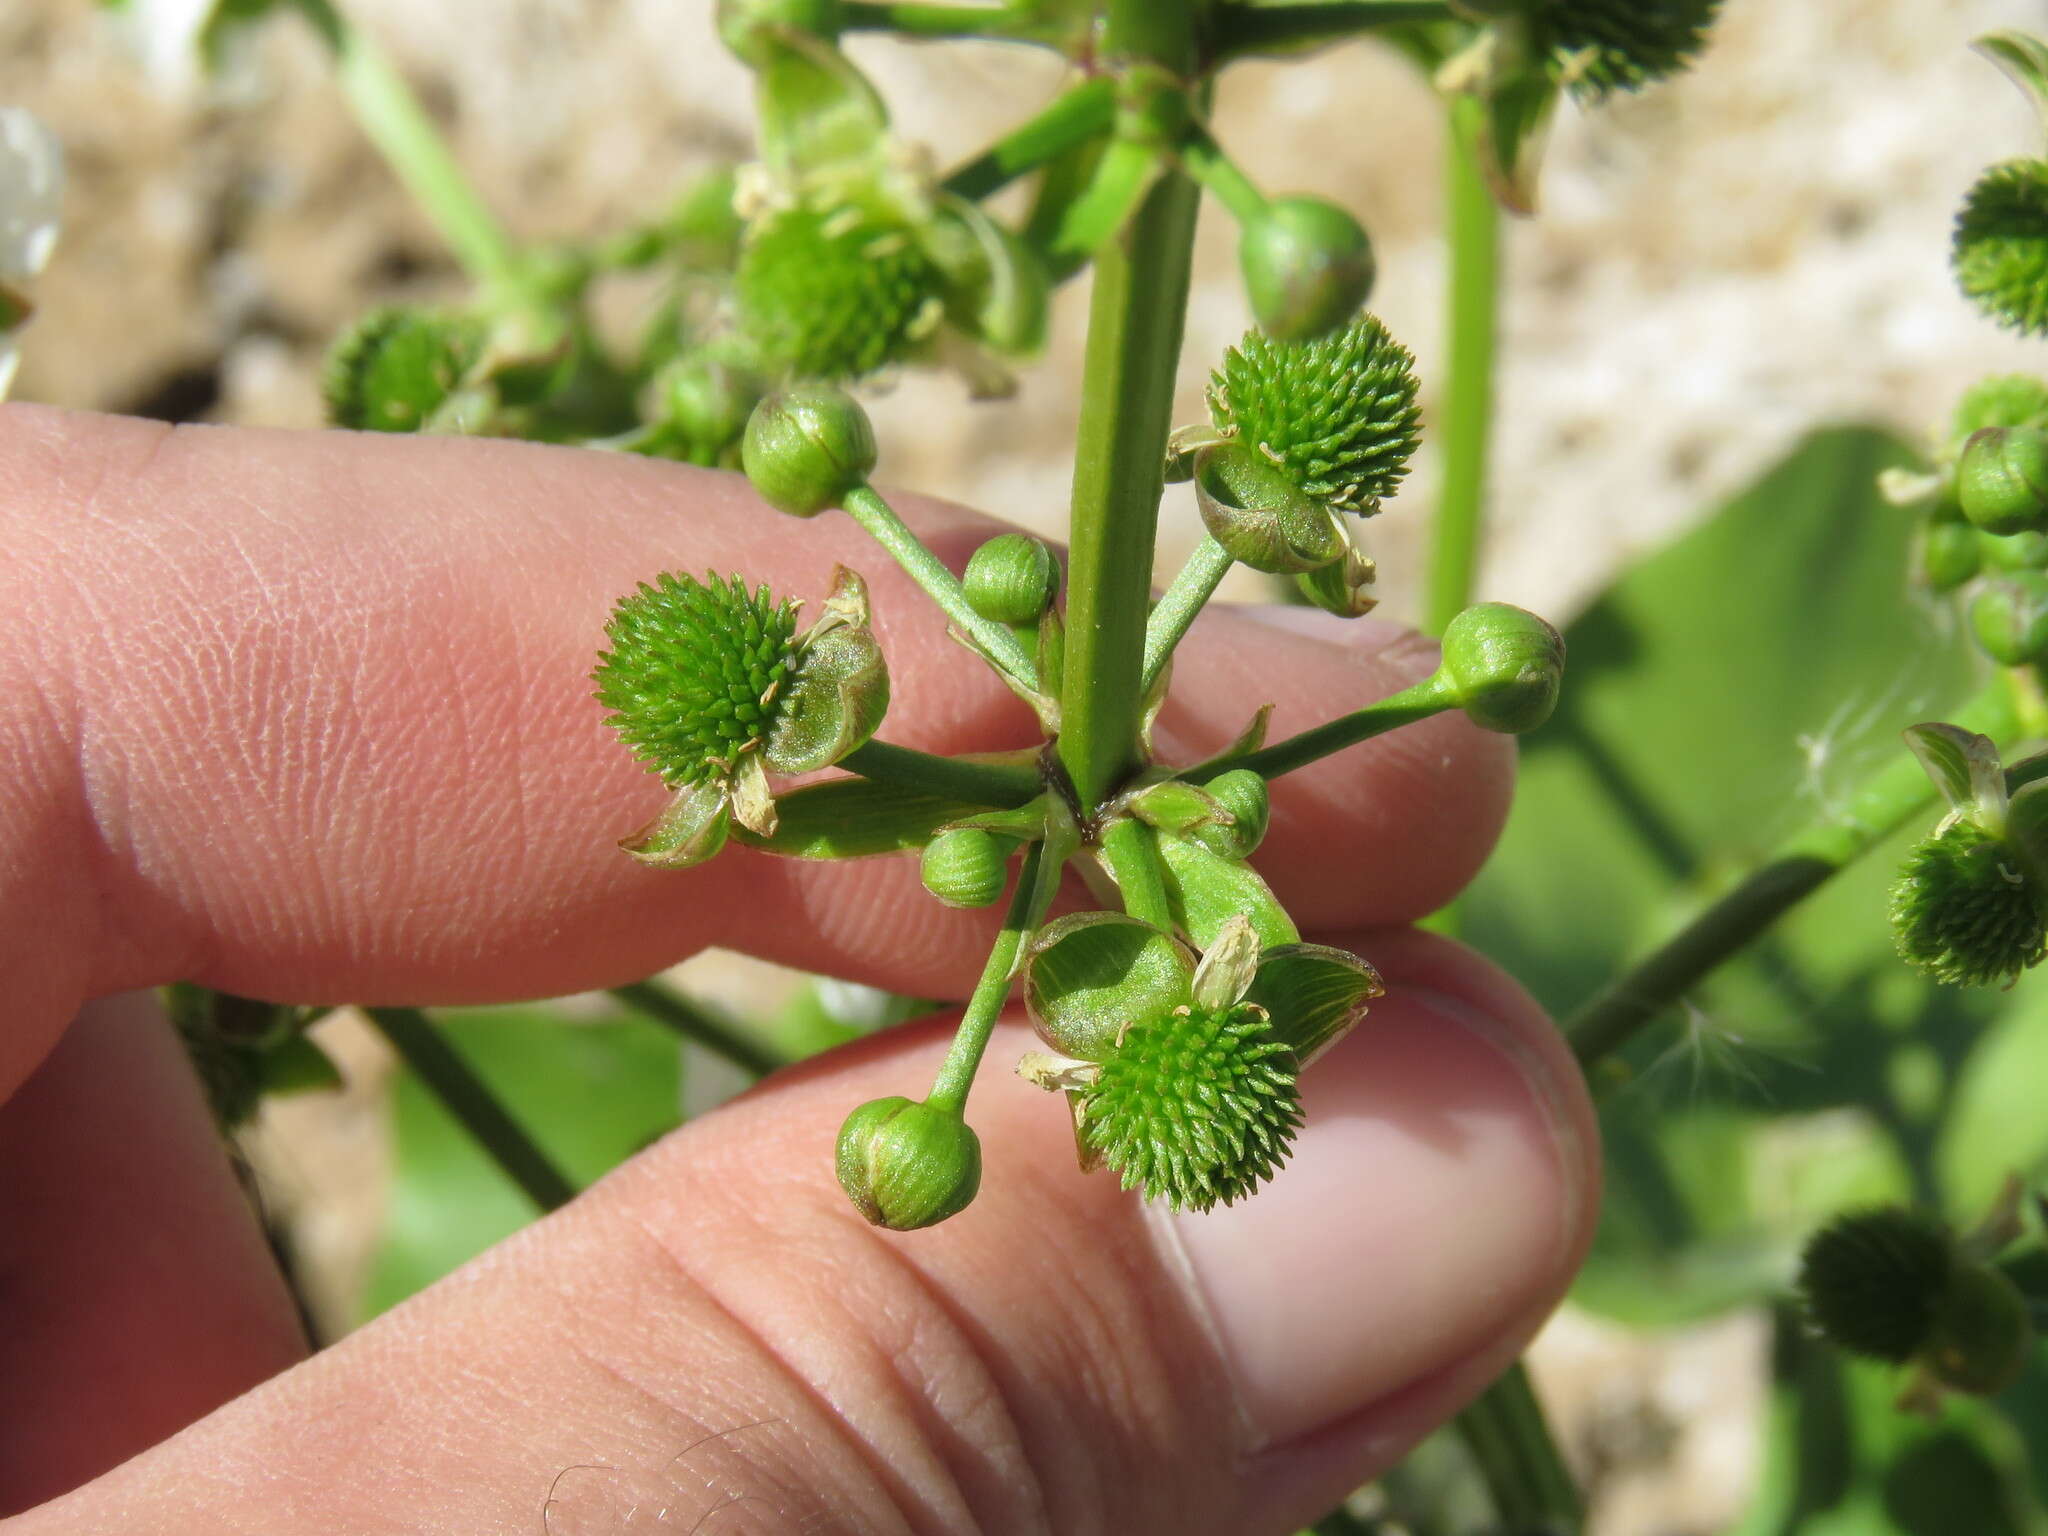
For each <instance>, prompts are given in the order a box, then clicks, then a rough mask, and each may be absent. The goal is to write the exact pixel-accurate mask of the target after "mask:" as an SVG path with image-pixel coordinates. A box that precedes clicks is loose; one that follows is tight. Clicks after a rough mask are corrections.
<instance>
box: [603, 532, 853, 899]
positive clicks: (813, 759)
mask: <svg viewBox="0 0 2048 1536" xmlns="http://www.w3.org/2000/svg"><path fill="white" fill-rule="evenodd" d="M796 616H797V605H796V604H795V603H792V602H788V601H781V602H778V601H776V600H775V599H774V598H772V597H771V596H770V595H769V592H768V589H767V588H766V587H760V588H757V589H756V590H755V591H754V592H753V593H752V594H751V595H750V594H749V593H748V592H747V590H746V587H745V586H744V584H742V583H741V581H740V580H739V578H738V577H732V578H730V579H721V578H720V577H718V576H717V575H715V574H714V575H711V576H710V577H708V578H707V579H706V580H704V581H699V580H698V579H697V578H696V577H694V576H687V575H674V574H664V575H662V576H660V577H658V578H657V579H656V581H655V583H654V585H652V586H648V585H646V584H644V583H643V584H642V585H641V587H640V590H639V591H638V592H637V593H635V594H633V595H632V596H630V597H627V598H624V599H621V601H620V602H619V604H618V606H617V608H616V609H614V610H613V613H612V618H611V622H610V623H609V624H608V625H607V626H606V630H605V633H606V637H607V639H608V640H609V641H610V644H611V649H609V650H608V651H605V652H602V653H601V654H600V655H599V657H598V666H597V671H596V672H595V674H594V681H595V682H596V684H597V698H598V701H599V702H600V703H602V704H603V705H604V706H605V707H606V708H607V709H609V710H610V711H611V712H612V713H611V716H610V719H609V722H608V723H609V724H610V725H611V726H612V728H613V729H614V730H616V731H617V732H618V733H619V737H620V739H621V740H623V741H624V742H625V743H626V745H627V746H629V747H630V748H632V750H633V753H634V755H635V756H636V757H638V758H639V759H640V760H641V761H642V762H643V763H645V764H646V765H647V766H648V767H650V768H652V769H653V770H654V771H655V772H657V773H659V774H660V775H661V778H662V780H663V782H664V783H666V784H668V785H669V786H670V787H671V788H673V789H675V790H676V792H677V793H676V799H675V801H674V803H673V804H672V805H671V806H670V807H669V809H668V810H667V811H665V812H663V813H662V815H661V816H660V817H659V818H657V819H656V820H655V821H654V822H653V823H652V824H651V825H650V826H649V827H647V828H646V829H645V830H643V831H642V832H641V833H639V834H637V835H636V836H635V837H633V838H629V839H628V840H627V841H626V842H625V843H624V844H622V846H623V847H625V848H626V849H627V851H628V852H631V853H633V854H635V855H637V856H638V857H640V858H642V859H643V860H644V861H646V862H649V863H653V864H659V865H662V866H664V867H671V868H682V867H687V866H689V865H691V864H696V863H700V862H702V861H703V860H704V859H707V858H709V857H711V855H712V854H714V853H716V852H717V851H718V850H719V848H720V847H722V846H723V845H724V842H725V839H726V835H727V832H728V829H729V822H730V821H731V820H737V821H738V822H739V824H740V825H741V826H742V827H744V828H745V829H746V830H748V831H750V832H753V833H755V834H757V835H760V836H763V837H766V836H769V835H772V834H773V832H774V831H775V827H776V814H775V802H774V799H773V797H772V796H771V795H770V793H769V790H768V778H767V775H768V773H769V772H770V771H771V770H772V771H774V772H777V773H785V774H791V773H807V772H810V771H812V770H814V769H818V768H824V767H829V766H830V765H831V764H833V763H836V762H838V761H839V760H840V759H841V758H843V757H845V756H846V755H847V754H848V753H849V752H851V751H853V750H854V749H855V748H856V747H858V746H860V745H861V744H862V743H863V742H865V741H866V740H867V739H868V738H869V737H870V736H871V735H873V734H874V731H875V727H876V726H878V725H879V724H880V723H881V720H882V715H883V712H884V711H885V710H886V709H887V708H888V703H889V673H888V668H887V666H886V665H885V664H884V662H883V660H882V653H881V648H880V647H879V646H878V645H876V643H875V639H874V636H873V634H872V633H871V632H870V631H869V628H868V608H867V588H866V585H865V583H863V582H862V581H861V579H860V578H859V577H858V576H856V575H854V574H853V573H852V572H851V571H847V570H843V569H842V570H841V571H840V572H839V573H838V578H837V581H836V583H835V585H834V589H833V592H832V595H831V597H830V598H828V599H827V600H826V603H825V612H824V616H823V617H822V618H821V619H820V620H819V621H818V623H816V624H814V625H812V626H811V627H810V628H809V629H807V630H805V631H803V632H802V633H801V634H800V633H798V632H797V628H796Z"/></svg>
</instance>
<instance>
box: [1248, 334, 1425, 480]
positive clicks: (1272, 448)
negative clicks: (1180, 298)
mask: <svg viewBox="0 0 2048 1536" xmlns="http://www.w3.org/2000/svg"><path fill="white" fill-rule="evenodd" d="M1417 388H1418V385H1417V382H1416V378H1415V359H1414V357H1413V356H1412V355H1411V354H1410V353H1409V351H1408V349H1407V348H1406V347H1404V346H1402V345H1401V344H1400V343H1399V342H1398V341H1396V340H1394V338H1393V337H1392V336H1390V335H1389V334H1388V333H1387V328H1386V327H1385V326H1384V325H1382V324H1380V322H1379V321H1378V320H1377V319H1376V318H1375V317H1373V316H1371V315H1361V316H1360V317H1359V318H1358V319H1356V320H1354V321H1353V322H1352V323H1351V324H1349V325H1347V326H1345V327H1344V328H1343V329H1342V330H1338V331H1331V332H1329V333H1328V334H1327V335H1323V336H1318V337H1316V338H1315V339H1314V340H1312V341H1274V340H1272V339H1270V338H1268V337H1265V336H1262V335H1260V334H1259V333H1258V332H1256V331H1253V332H1250V333H1249V334H1247V335H1246V336H1245V338H1244V340H1243V341H1241V342H1239V343H1238V344H1237V345H1236V346H1235V347H1233V348H1232V349H1231V350H1230V351H1228V352H1226V353H1224V355H1223V366H1222V367H1221V368H1219V369H1218V370H1217V371H1216V372H1215V373H1214V374H1213V375H1212V376H1211V377H1210V380H1209V413H1210V415H1211V417H1213V418H1214V420H1215V422H1216V425H1217V427H1218V428H1219V429H1221V430H1222V431H1225V432H1229V433H1233V434H1235V436H1236V437H1237V438H1238V440H1239V441H1241V442H1244V443H1247V444H1250V445H1252V446H1253V447H1254V448H1256V449H1257V451H1258V452H1259V453H1260V454H1261V455H1262V456H1263V457H1264V458H1265V459H1266V460H1267V461H1268V462H1270V463H1271V464H1273V465H1274V467H1275V468H1277V469H1278V470H1280V472H1281V473H1282V474H1284V475H1285V476H1286V477H1287V478H1288V480H1289V481H1290V482H1291V483H1292V484H1293V485H1294V486H1295V487H1296V488H1297V489H1298V490H1300V491H1302V492H1303V493H1304V494H1306V495H1309V496H1312V497H1315V498H1316V499H1317V500H1319V501H1324V502H1327V503H1328V504H1329V505H1331V506H1334V507H1338V508H1341V509H1342V510H1344V511H1347V512H1356V513H1358V514H1359V515H1360V516H1369V515H1370V514H1372V513H1374V512H1377V511H1378V510H1379V504H1380V500H1381V498H1382V497H1385V496H1390V495H1392V494H1393V493H1394V489H1395V487H1397V486H1398V485H1399V484H1400V483H1401V478H1402V476H1404V475H1405V474H1407V472H1408V459H1409V456H1410V455H1412V454H1413V453H1414V452H1415V448H1416V444H1417V443H1418V442H1419V441H1420V439H1421V434H1420V424H1421V420H1422V412H1421V409H1420V408H1419V407H1418V406H1417V405H1416V403H1415V396H1416V391H1417Z"/></svg>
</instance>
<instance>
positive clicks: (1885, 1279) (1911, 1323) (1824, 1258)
mask: <svg viewBox="0 0 2048 1536" xmlns="http://www.w3.org/2000/svg"><path fill="white" fill-rule="evenodd" d="M1953 1247H1954V1244H1953V1242H1952V1241H1951V1239H1950V1237H1949V1232H1948V1228H1947V1227H1946V1226H1944V1225H1943V1224H1942V1223H1941V1222H1940V1221H1938V1220H1937V1219H1935V1218H1934V1217H1932V1216H1928V1215H1926V1214H1924V1213H1922V1212H1919V1211H1911V1210H1907V1209H1905V1208H1903V1207H1888V1208H1886V1209H1884V1210H1876V1211H1858V1212H1853V1213H1851V1214H1849V1215H1847V1216H1840V1217H1837V1218H1836V1219H1835V1220H1834V1221H1831V1222H1829V1223H1828V1225H1826V1226H1825V1227H1822V1228H1821V1229H1820V1231H1818V1232H1816V1233H1814V1235H1813V1237H1812V1239H1811V1240H1810V1241H1808V1243H1807V1245H1806V1253H1805V1256H1804V1257H1803V1258H1802V1259H1801V1260H1800V1263H1799V1292H1800V1295H1801V1296H1802V1297H1803V1298H1804V1299H1805V1302H1806V1311H1807V1315H1808V1316H1809V1317H1810V1318H1812V1319H1813V1323H1814V1326H1815V1327H1817V1328H1819V1329H1820V1331H1821V1332H1822V1333H1823V1334H1825V1335H1826V1336H1827V1337H1828V1338H1829V1339H1830V1340H1831V1341H1833V1342H1834V1343H1835V1344H1836V1345H1837V1346H1839V1347H1840V1348H1842V1349H1846V1350H1848V1351H1849V1352H1850V1353H1851V1354H1855V1355H1867V1356H1869V1357H1870V1358H1872V1359H1874V1360H1889V1361H1891V1362H1892V1363H1894V1364H1900V1363H1903V1362H1904V1361H1907V1360H1910V1359H1912V1358H1913V1356H1914V1355H1916V1354H1918V1353H1919V1352H1920V1350H1921V1348H1922V1347H1923V1346H1924V1345H1925V1344H1926V1343H1927V1342H1928V1340H1929V1339H1930V1338H1931V1337H1932V1336H1933V1333H1934V1322H1935V1314H1936V1312H1937V1310H1938V1309H1939V1308H1940V1306H1941V1302H1942V1298H1943V1295H1944V1293H1945V1292H1946V1291H1947V1289H1948V1283H1949V1270H1950V1265H1951V1262H1952V1260H1951V1253H1952V1249H1953Z"/></svg>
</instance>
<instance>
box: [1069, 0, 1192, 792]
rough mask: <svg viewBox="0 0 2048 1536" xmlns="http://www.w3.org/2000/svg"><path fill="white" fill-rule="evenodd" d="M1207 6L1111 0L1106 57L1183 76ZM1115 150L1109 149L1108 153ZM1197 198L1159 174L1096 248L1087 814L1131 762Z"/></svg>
mask: <svg viewBox="0 0 2048 1536" xmlns="http://www.w3.org/2000/svg"><path fill="white" fill-rule="evenodd" d="M1205 10H1206V7H1205V6H1204V5H1203V4H1201V3H1199V0H1186V3H1180V4H1172V5H1162V4H1159V3H1158V0H1110V5H1109V13H1108V16H1107V18H1106V20H1105V24H1104V28H1103V38H1102V42H1103V54H1104V56H1105V57H1108V58H1112V59H1124V60H1147V61H1150V62H1153V63H1156V64H1160V65H1163V66H1165V67H1166V68H1167V69H1168V70H1170V71H1172V72H1174V73H1175V74H1176V75H1179V76H1181V77H1183V78H1185V77H1186V76H1187V75H1188V74H1189V73H1190V72H1191V71H1192V69H1193V66H1194V63H1195V48H1194V43H1195V36H1196V29H1197V25H1198V23H1199V22H1200V21H1201V20H1202V19H1203V12H1204V11H1205ZM1124 147H1126V146H1122V145H1112V146H1111V149H1110V152H1109V157H1113V156H1115V155H1116V153H1117V151H1118V150H1119V149H1121V148H1124ZM1109 157H1105V158H1106V159H1107V158H1109ZM1195 204H1196V196H1195V184H1194V182H1193V181H1192V180H1190V179H1189V177H1188V176H1187V174H1186V173H1185V172H1183V171H1181V170H1178V169H1165V170H1162V172H1161V173H1160V174H1159V176H1158V177H1157V179H1156V180H1155V181H1154V182H1153V183H1152V186H1151V189H1150V191H1148V192H1147V193H1146V195H1145V199H1144V201H1143V202H1142V203H1141V204H1140V205H1139V207H1138V210H1137V212H1136V214H1135V215H1134V216H1133V217H1132V218H1131V220H1130V222H1129V223H1128V224H1126V225H1125V226H1124V228H1123V230H1122V233H1121V234H1120V235H1119V236H1118V238H1116V239H1113V240H1111V241H1109V242H1108V243H1107V244H1105V245H1104V246H1103V247H1102V248H1101V249H1100V250H1099V251H1098V252H1097V254H1096V261H1095V291H1094V294H1093V297H1092V300H1091V303H1090V307H1089V311H1088V354H1087V362H1086V371H1085V373H1084V376H1083V379H1082V386H1081V424H1080V437H1079V440H1078V441H1077V443H1076V444H1075V454H1074V498H1073V510H1072V516H1071V519H1070V521H1069V525H1068V527H1069V538H1070V541H1071V544H1070V557H1069V562H1068V575H1067V634H1066V680H1065V687H1064V691H1063V695H1062V697H1061V700H1060V721H1061V725H1060V739H1059V754H1060V762H1061V764H1062V765H1063V766H1064V767H1065V768H1066V770H1067V775H1068V777H1069V778H1070V779H1071V780H1072V781H1073V785H1074V789H1075V792H1076V793H1077V794H1078V795H1079V797H1080V803H1081V805H1082V806H1083V807H1085V808H1089V809H1092V808H1093V807H1095V806H1097V805H1099V804H1101V802H1102V801H1103V800H1104V799H1105V798H1106V797H1107V796H1108V794H1109V792H1110V791H1111V790H1112V789H1114V788H1115V787H1116V785H1117V784H1118V783H1119V782H1120V781H1121V780H1123V779H1124V778H1125V777H1126V776H1128V775H1129V774H1130V773H1131V772H1132V771H1133V770H1135V769H1136V768H1137V767H1138V757H1139V754H1138V724H1139V714H1140V708H1141V701H1142V699H1143V697H1144V689H1143V682H1144V670H1145V613H1146V608H1147V606H1148V601H1149V599H1150V597H1151V593H1152V545H1153V539H1154V536H1155V534H1156V533H1157V530H1158V524H1159V494H1160V491H1161V489H1162V488H1163V486H1164V481H1165V465H1164V454H1165V452H1166V437H1167V432H1168V431H1169V429H1170V428H1171V426H1172V414H1173V381H1174V370H1175V367H1176V365H1177V364H1178V362H1179V360H1180V343H1181V331H1182V327H1183V325H1184V323H1185V321H1186V316H1187V299H1188V267H1189V261H1190V257H1191V255H1192V252H1193V246H1194V231H1195Z"/></svg>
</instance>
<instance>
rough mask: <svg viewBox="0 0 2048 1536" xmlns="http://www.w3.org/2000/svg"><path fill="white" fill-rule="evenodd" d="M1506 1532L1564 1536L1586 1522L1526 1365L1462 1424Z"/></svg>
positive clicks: (1466, 1415) (1514, 1371)
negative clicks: (1542, 1532) (1531, 1383)
mask: <svg viewBox="0 0 2048 1536" xmlns="http://www.w3.org/2000/svg"><path fill="white" fill-rule="evenodd" d="M1455 1422H1456V1427H1457V1430H1458V1434H1459V1437H1460V1438H1461V1439H1463V1440H1464V1442H1465V1447H1466V1449H1467V1450H1469V1451H1470V1452H1471V1453H1472V1459H1473V1460H1474V1461H1476V1462H1477V1463H1478V1464H1479V1473H1480V1476H1481V1477H1482V1478H1484V1479H1485V1481H1486V1491H1487V1493H1488V1494H1489V1495H1491V1497H1492V1499H1493V1512H1494V1515H1495V1516H1496V1517H1497V1519H1498V1522H1499V1524H1500V1526H1501V1528H1502V1529H1504V1530H1510V1531H1544V1532H1553V1531H1554V1532H1558V1533H1560V1536H1561V1533H1564V1532H1568V1531H1576V1530H1578V1529H1579V1525H1580V1522H1581V1521H1582V1520H1583V1519H1584V1517H1585V1511H1584V1507H1583V1505H1582V1503H1581V1500H1580V1498H1579V1490H1578V1485H1577V1484H1576V1483H1574V1482H1573V1481H1572V1475H1571V1472H1570V1471H1569V1470H1568V1469H1567V1468H1566V1467H1565V1464H1564V1458H1563V1457H1562V1456H1561V1455H1559V1454H1558V1449H1557V1441H1556V1439H1555V1438H1554V1437H1553V1436H1552V1434H1551V1432H1550V1424H1549V1421H1548V1420H1547V1419H1546V1418H1545V1417H1544V1413H1543V1405H1542V1404H1541V1403H1540V1402H1538V1401H1537V1400H1536V1394H1535V1393H1534V1392H1533V1391H1532V1390H1531V1389H1530V1386H1529V1373H1528V1372H1527V1371H1526V1370H1524V1369H1523V1368H1522V1364H1521V1362H1520V1361H1517V1362H1516V1363H1515V1364H1514V1365H1512V1366H1510V1367H1509V1368H1508V1370H1507V1374H1505V1375H1504V1376H1502V1377H1501V1378H1500V1379H1499V1380H1498V1381H1496V1382H1495V1383H1494V1384H1493V1385H1492V1386H1490V1387H1488V1388H1487V1389H1486V1391H1485V1392H1484V1393H1483V1394H1481V1396H1480V1397H1479V1399H1478V1400H1477V1401H1476V1402H1474V1403H1473V1404H1471V1406H1469V1407H1468V1408H1466V1409H1465V1411H1464V1412H1462V1413H1460V1414H1459V1415H1458V1417H1457V1419H1456V1421H1455Z"/></svg>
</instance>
